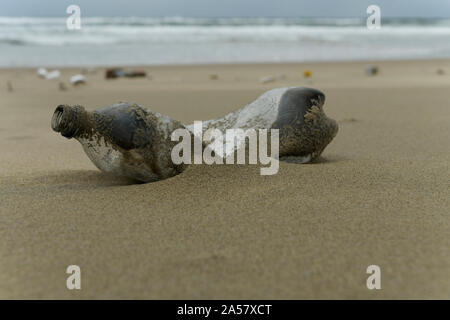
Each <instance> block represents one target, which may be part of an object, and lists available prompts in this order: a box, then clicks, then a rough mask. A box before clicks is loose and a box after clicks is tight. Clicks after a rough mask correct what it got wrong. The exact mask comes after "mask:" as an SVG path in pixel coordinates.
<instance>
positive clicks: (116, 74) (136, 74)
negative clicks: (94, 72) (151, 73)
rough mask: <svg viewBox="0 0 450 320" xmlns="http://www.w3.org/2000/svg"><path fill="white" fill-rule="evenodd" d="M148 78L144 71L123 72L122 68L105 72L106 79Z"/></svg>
mask: <svg viewBox="0 0 450 320" xmlns="http://www.w3.org/2000/svg"><path fill="white" fill-rule="evenodd" d="M146 76H147V73H146V72H145V71H144V70H130V71H123V70H122V69H120V68H110V69H106V71H105V78H106V79H116V78H121V77H127V78H143V77H146Z"/></svg>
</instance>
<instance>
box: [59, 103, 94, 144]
mask: <svg viewBox="0 0 450 320" xmlns="http://www.w3.org/2000/svg"><path fill="white" fill-rule="evenodd" d="M88 127H89V121H88V112H87V111H86V110H85V109H84V108H83V107H82V106H74V107H71V106H67V105H59V106H58V107H57V108H56V110H55V112H54V113H53V118H52V129H53V131H56V132H60V133H61V135H62V136H63V137H66V138H67V139H71V138H76V137H78V136H79V135H81V134H82V133H83V132H86V131H87V130H88V129H89V128H88Z"/></svg>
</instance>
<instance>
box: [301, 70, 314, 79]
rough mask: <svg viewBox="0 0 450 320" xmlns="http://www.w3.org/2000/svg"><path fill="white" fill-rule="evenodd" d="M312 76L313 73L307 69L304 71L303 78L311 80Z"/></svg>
mask: <svg viewBox="0 0 450 320" xmlns="http://www.w3.org/2000/svg"><path fill="white" fill-rule="evenodd" d="M311 76H312V71H311V70H309V69H306V70H305V71H303V77H305V78H310V77H311Z"/></svg>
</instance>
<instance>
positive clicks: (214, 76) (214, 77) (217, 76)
mask: <svg viewBox="0 0 450 320" xmlns="http://www.w3.org/2000/svg"><path fill="white" fill-rule="evenodd" d="M217 79H219V75H217V74H210V75H209V80H217Z"/></svg>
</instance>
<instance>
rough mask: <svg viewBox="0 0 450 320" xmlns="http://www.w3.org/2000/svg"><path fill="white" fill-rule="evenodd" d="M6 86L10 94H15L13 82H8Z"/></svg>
mask: <svg viewBox="0 0 450 320" xmlns="http://www.w3.org/2000/svg"><path fill="white" fill-rule="evenodd" d="M6 86H7V88H8V91H9V92H13V91H14V89H13V86H12V83H11V81H9V80H8V81H7V82H6Z"/></svg>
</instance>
